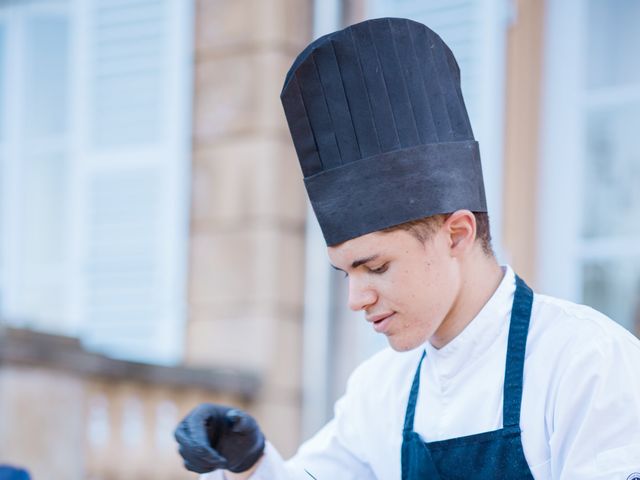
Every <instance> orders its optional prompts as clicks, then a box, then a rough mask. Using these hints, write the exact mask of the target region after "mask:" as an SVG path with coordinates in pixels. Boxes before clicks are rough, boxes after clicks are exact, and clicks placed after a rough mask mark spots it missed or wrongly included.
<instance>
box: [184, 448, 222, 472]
mask: <svg viewBox="0 0 640 480" xmlns="http://www.w3.org/2000/svg"><path fill="white" fill-rule="evenodd" d="M178 453H180V456H181V457H182V458H183V460H184V464H185V467H186V468H187V469H188V470H191V471H193V472H197V473H205V472H211V471H213V470H216V469H219V468H224V469H226V468H227V466H228V462H227V459H226V458H224V457H223V456H222V455H220V454H219V453H218V452H216V451H215V450H214V449H213V448H210V447H208V446H204V447H202V446H193V445H189V446H185V445H180V447H179V448H178ZM187 465H188V466H187Z"/></svg>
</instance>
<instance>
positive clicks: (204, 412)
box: [174, 403, 264, 473]
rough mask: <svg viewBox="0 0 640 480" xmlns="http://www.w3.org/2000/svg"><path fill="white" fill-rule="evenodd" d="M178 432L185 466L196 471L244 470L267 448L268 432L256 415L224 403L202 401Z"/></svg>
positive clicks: (177, 429) (176, 436)
mask: <svg viewBox="0 0 640 480" xmlns="http://www.w3.org/2000/svg"><path fill="white" fill-rule="evenodd" d="M174 436H175V438H176V440H177V441H178V443H179V444H180V449H179V451H180V455H182V458H183V459H184V466H185V467H186V469H187V470H191V471H192V472H196V473H208V472H212V471H214V470H217V469H225V470H229V471H231V472H234V473H239V472H244V471H245V470H249V469H250V468H251V467H252V466H253V465H254V464H255V463H256V462H257V461H258V459H259V458H260V457H261V456H262V453H263V451H264V435H263V434H262V432H261V431H260V427H258V424H257V423H256V421H255V420H254V419H253V417H251V416H250V415H249V414H247V413H245V412H243V411H242V410H238V409H235V408H231V407H226V406H224V405H215V404H212V403H202V404H200V405H198V406H197V407H196V408H194V409H193V410H192V411H191V412H190V413H189V414H188V415H187V416H186V417H184V419H183V420H182V421H181V422H180V423H179V424H178V427H177V428H176V431H175V434H174Z"/></svg>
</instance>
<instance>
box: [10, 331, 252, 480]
mask: <svg viewBox="0 0 640 480" xmlns="http://www.w3.org/2000/svg"><path fill="white" fill-rule="evenodd" d="M0 323H1V322H0ZM259 387H260V385H259V381H258V379H257V378H256V377H255V376H253V375H251V374H246V373H244V372H241V371H238V370H228V369H224V370H221V369H213V368H207V369H194V368H187V367H166V366H157V365H148V364H142V363H135V362H127V361H122V360H115V359H112V358H107V357H104V356H102V355H98V354H95V353H91V352H87V351H86V350H84V349H83V348H82V346H81V345H80V343H79V342H78V340H77V339H73V338H68V337H61V336H57V335H48V334H43V333H38V332H33V331H29V330H20V329H10V328H4V329H3V328H0V462H2V463H9V464H14V465H20V466H23V467H25V468H27V469H28V470H29V471H30V473H31V474H32V478H34V479H35V480H39V479H44V480H84V479H93V480H146V479H149V480H151V479H153V480H179V479H184V480H187V479H191V478H193V477H194V476H193V474H191V473H189V472H187V471H186V470H185V469H184V468H183V467H182V459H181V458H180V456H179V455H178V451H177V443H176V442H175V441H174V440H173V430H174V429H175V427H176V425H177V423H178V421H179V420H180V419H181V418H182V417H183V416H184V415H185V414H186V413H187V412H188V411H189V410H190V409H191V408H193V406H194V405H197V404H198V403H200V402H203V401H212V402H219V403H225V404H234V405H239V406H242V407H246V406H247V405H249V404H250V403H253V398H254V396H255V394H256V392H257V391H258V390H259Z"/></svg>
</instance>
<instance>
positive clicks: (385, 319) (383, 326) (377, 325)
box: [367, 312, 395, 333]
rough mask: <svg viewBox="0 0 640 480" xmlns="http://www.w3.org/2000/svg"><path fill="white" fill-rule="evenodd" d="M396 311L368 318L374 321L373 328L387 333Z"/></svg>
mask: <svg viewBox="0 0 640 480" xmlns="http://www.w3.org/2000/svg"><path fill="white" fill-rule="evenodd" d="M394 315H395V312H390V313H383V314H380V315H373V316H371V317H367V320H368V321H369V322H371V323H373V329H374V330H375V331H376V332H378V333H386V332H387V330H388V329H389V324H390V323H391V321H392V320H393V317H394Z"/></svg>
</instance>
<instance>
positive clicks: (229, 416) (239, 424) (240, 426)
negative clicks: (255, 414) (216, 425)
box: [225, 409, 256, 433]
mask: <svg viewBox="0 0 640 480" xmlns="http://www.w3.org/2000/svg"><path fill="white" fill-rule="evenodd" d="M225 420H226V422H227V425H228V427H229V428H230V429H231V431H232V432H234V433H247V432H251V431H254V430H255V427H256V422H255V420H253V418H252V417H250V416H249V415H247V414H246V413H244V412H241V411H240V410H236V409H233V410H229V411H228V412H227V413H226V415H225Z"/></svg>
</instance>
